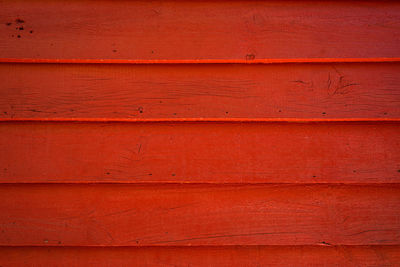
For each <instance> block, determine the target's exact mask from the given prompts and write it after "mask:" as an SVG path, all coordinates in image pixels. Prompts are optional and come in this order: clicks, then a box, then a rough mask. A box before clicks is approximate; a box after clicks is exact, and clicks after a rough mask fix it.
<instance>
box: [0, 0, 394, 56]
mask: <svg viewBox="0 0 400 267" xmlns="http://www.w3.org/2000/svg"><path fill="white" fill-rule="evenodd" d="M0 3H1V9H0V18H1V19H0V22H1V25H0V38H1V40H2V42H1V43H0V58H55V59H60V58H72V59H77V58H93V59H109V58H113V59H247V60H253V59H260V58H349V57H350V58H374V57H399V56H400V51H399V43H400V39H399V36H400V29H399V21H400V15H399V14H400V13H399V11H400V3H399V2H397V1H337V0H335V1H253V0H252V1H244V0H237V1H236V0H235V1H230V2H229V4H227V2H225V1H192V0H178V1H176V0H167V1H165V0H162V1H124V0H117V1H92V0H79V1H77V0H30V1H26V0H13V1H9V0H2V1H1V2H0Z"/></svg>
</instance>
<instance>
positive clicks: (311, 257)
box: [0, 246, 400, 267]
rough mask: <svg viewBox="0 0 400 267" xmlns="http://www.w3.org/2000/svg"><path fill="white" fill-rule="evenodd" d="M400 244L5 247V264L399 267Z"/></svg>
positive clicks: (0, 259)
mask: <svg viewBox="0 0 400 267" xmlns="http://www.w3.org/2000/svg"><path fill="white" fill-rule="evenodd" d="M399 262H400V247H399V246H361V247H358V246H341V247H321V246H320V247H312V246H296V247H294V246H292V247H268V246H254V247H163V248H159V247H146V248H126V247H119V248H88V247H79V248H76V247H57V248H56V247H47V248H43V247H12V248H11V247H0V264H1V265H2V266H21V265H34V266H127V265H130V266H132V265H134V266H227V267H231V266H299V265H301V266H351V267H353V266H367V267H372V266H396V265H397V264H398V263H399Z"/></svg>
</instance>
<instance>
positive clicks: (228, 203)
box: [0, 184, 400, 246]
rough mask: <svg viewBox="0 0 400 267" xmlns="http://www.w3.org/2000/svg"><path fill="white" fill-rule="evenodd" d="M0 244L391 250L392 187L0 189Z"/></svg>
mask: <svg viewBox="0 0 400 267" xmlns="http://www.w3.org/2000/svg"><path fill="white" fill-rule="evenodd" d="M0 195H1V196H2V201H1V202H0V214H2V215H3V216H1V217H0V226H1V231H0V245H3V246H6V245H13V246H30V245H35V246H37V245H49V246H95V245H99V246H103V245H108V246H149V245H151V246H174V245H183V246H190V245H217V246H219V245H327V246H329V245H399V244H400V212H399V211H400V187H399V185H384V186H373V185H369V186H357V185H353V186H344V185H336V186H335V185H187V184H186V185H160V184H158V185H147V186H146V185H126V184H125V185H111V184H97V185H61V184H58V185H48V184H47V185H28V184H27V185H21V184H19V185H1V186H0Z"/></svg>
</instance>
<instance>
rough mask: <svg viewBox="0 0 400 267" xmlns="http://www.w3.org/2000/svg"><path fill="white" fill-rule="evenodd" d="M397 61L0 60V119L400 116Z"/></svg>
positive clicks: (399, 83) (399, 81) (399, 71)
mask: <svg viewBox="0 0 400 267" xmlns="http://www.w3.org/2000/svg"><path fill="white" fill-rule="evenodd" d="M398 73H400V64H398V63H364V64H358V63H354V64H349V63H348V64H286V65H212V64H205V65H109V64H106V65H64V64H60V65H58V64H55V65H53V64H0V80H1V81H2V86H1V88H0V118H139V119H140V118H400V91H399V88H400V77H399V75H398Z"/></svg>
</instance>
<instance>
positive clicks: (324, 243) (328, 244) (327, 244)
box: [321, 241, 332, 246]
mask: <svg viewBox="0 0 400 267" xmlns="http://www.w3.org/2000/svg"><path fill="white" fill-rule="evenodd" d="M321 244H323V245H326V246H332V244H330V243H328V242H325V241H322V242H321Z"/></svg>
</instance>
